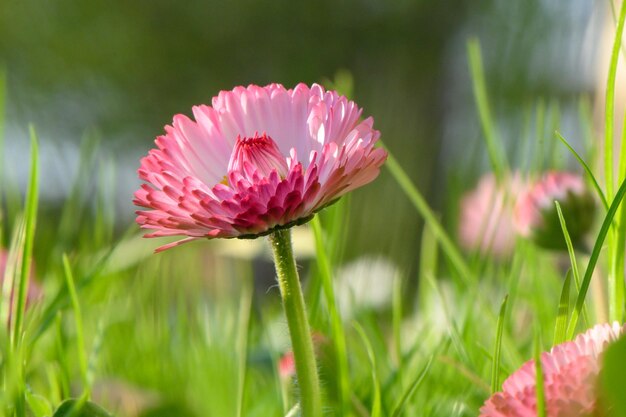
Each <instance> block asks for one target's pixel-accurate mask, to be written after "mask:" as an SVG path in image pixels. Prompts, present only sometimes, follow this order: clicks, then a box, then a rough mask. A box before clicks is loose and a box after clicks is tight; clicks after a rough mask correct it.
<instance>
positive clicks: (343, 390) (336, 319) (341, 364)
mask: <svg viewBox="0 0 626 417" xmlns="http://www.w3.org/2000/svg"><path fill="white" fill-rule="evenodd" d="M311 226H312V228H313V234H314V235H315V251H316V254H317V263H318V265H319V272H320V276H321V278H322V289H323V290H324V297H325V298H326V304H327V305H328V312H329V315H330V324H331V328H332V336H333V337H332V339H333V347H334V350H335V355H336V358H337V364H338V366H337V369H336V371H337V380H338V381H339V402H340V404H341V410H342V414H347V413H348V407H349V404H350V403H349V399H350V379H349V378H350V377H349V369H348V354H347V348H346V336H345V334H344V330H343V324H342V321H341V316H340V314H339V311H338V309H337V303H336V302H335V290H334V288H333V282H332V273H331V269H332V268H331V265H330V261H329V259H328V256H327V254H326V249H325V246H324V236H323V234H322V225H321V223H320V221H319V218H318V216H316V217H314V218H313V220H312V221H311Z"/></svg>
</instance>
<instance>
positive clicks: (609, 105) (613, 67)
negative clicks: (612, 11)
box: [604, 2, 626, 198]
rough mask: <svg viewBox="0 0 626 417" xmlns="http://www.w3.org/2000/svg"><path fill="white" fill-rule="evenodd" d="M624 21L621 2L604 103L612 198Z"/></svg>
mask: <svg viewBox="0 0 626 417" xmlns="http://www.w3.org/2000/svg"><path fill="white" fill-rule="evenodd" d="M625 19H626V2H622V6H621V8H620V13H619V19H618V22H617V29H616V30H615V40H614V42H613V50H612V52H611V62H610V64H609V75H608V77H607V81H606V101H605V106H604V175H605V179H606V194H607V196H608V197H609V198H610V197H612V196H613V121H614V120H613V119H614V117H615V115H614V112H615V78H616V74H617V62H618V60H619V51H620V45H621V44H622V34H623V32H624V20H625Z"/></svg>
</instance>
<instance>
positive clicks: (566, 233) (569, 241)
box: [554, 201, 590, 324]
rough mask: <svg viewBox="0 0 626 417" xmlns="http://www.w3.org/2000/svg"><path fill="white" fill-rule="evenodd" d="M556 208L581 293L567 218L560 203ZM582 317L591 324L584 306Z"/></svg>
mask: <svg viewBox="0 0 626 417" xmlns="http://www.w3.org/2000/svg"><path fill="white" fill-rule="evenodd" d="M554 205H555V206H556V213H557V215H558V216H559V222H560V223H561V230H562V231H563V237H564V238H565V244H566V246H567V253H568V254H569V261H570V264H571V265H572V275H573V276H574V283H575V284H576V292H579V291H580V273H579V272H578V262H577V261H576V252H575V251H574V245H573V244H572V238H571V237H570V235H569V232H568V231H567V224H565V218H564V217H563V211H562V210H561V205H560V204H559V202H558V201H555V202H554ZM582 316H583V321H584V323H585V324H588V323H590V321H589V313H588V312H587V306H586V305H585V304H583V307H582Z"/></svg>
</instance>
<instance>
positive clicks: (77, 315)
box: [63, 254, 91, 399]
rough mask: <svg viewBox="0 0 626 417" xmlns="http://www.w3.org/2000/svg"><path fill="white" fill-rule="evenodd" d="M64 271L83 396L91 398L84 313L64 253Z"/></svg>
mask: <svg viewBox="0 0 626 417" xmlns="http://www.w3.org/2000/svg"><path fill="white" fill-rule="evenodd" d="M63 272H64V274H65V284H66V285H67V291H68V293H69V296H70V300H71V302H72V309H73V310H74V324H75V327H76V345H77V346H76V349H77V352H78V364H79V366H80V375H81V378H82V381H83V394H82V397H81V398H84V399H89V397H90V393H91V386H90V384H89V378H88V372H89V368H88V365H89V364H88V362H87V354H86V351H85V338H84V331H83V329H84V326H83V314H82V312H81V309H80V302H79V301H78V294H77V293H76V286H75V284H74V276H73V274H72V268H71V266H70V261H69V259H68V258H67V255H65V254H63Z"/></svg>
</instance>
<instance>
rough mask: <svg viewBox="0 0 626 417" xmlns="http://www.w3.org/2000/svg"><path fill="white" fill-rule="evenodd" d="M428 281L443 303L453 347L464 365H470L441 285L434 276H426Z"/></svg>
mask: <svg viewBox="0 0 626 417" xmlns="http://www.w3.org/2000/svg"><path fill="white" fill-rule="evenodd" d="M426 280H427V281H428V283H429V284H430V285H431V287H432V288H433V290H434V291H435V294H436V295H437V297H438V298H439V300H440V301H441V305H442V307H443V311H444V316H445V319H446V324H447V325H448V333H449V335H450V340H451V341H452V345H453V346H454V348H455V349H456V351H457V353H458V354H459V356H460V357H461V359H462V361H463V363H464V364H470V357H469V354H468V353H467V348H466V347H465V344H464V343H463V338H462V337H461V334H460V333H459V330H458V328H457V326H456V324H455V323H454V321H453V318H452V315H451V314H450V311H449V310H448V303H447V302H446V300H445V298H444V296H443V294H442V292H441V289H440V288H439V285H438V284H437V280H436V279H435V278H434V277H433V276H430V275H427V276H426Z"/></svg>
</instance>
